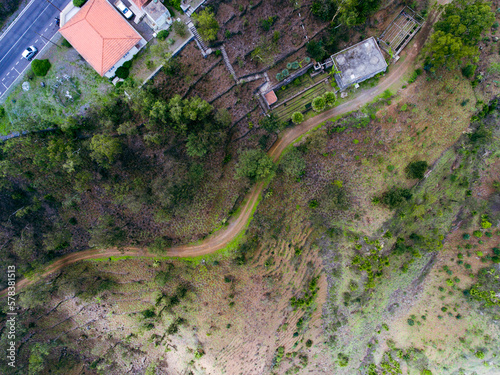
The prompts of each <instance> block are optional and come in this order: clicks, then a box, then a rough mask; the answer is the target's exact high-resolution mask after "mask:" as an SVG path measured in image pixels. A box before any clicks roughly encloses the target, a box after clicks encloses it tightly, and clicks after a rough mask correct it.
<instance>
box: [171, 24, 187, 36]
mask: <svg viewBox="0 0 500 375" xmlns="http://www.w3.org/2000/svg"><path fill="white" fill-rule="evenodd" d="M172 28H173V29H174V31H175V33H176V34H177V35H179V36H181V37H185V36H186V35H187V26H186V24H185V23H184V22H182V21H175V22H174V23H173V24H172Z"/></svg>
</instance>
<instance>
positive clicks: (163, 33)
mask: <svg viewBox="0 0 500 375" xmlns="http://www.w3.org/2000/svg"><path fill="white" fill-rule="evenodd" d="M176 22H177V21H176ZM169 35H170V31H168V30H162V31H160V32H159V33H158V34H156V39H158V40H160V41H164V40H165V39H167V38H168V36H169Z"/></svg>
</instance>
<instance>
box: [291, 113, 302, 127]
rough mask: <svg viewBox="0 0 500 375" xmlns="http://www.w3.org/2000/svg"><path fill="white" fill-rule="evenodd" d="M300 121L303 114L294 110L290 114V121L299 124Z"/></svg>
mask: <svg viewBox="0 0 500 375" xmlns="http://www.w3.org/2000/svg"><path fill="white" fill-rule="evenodd" d="M302 121H304V115H303V114H302V113H300V112H294V113H293V114H292V122H293V123H294V124H300V123H301V122H302Z"/></svg>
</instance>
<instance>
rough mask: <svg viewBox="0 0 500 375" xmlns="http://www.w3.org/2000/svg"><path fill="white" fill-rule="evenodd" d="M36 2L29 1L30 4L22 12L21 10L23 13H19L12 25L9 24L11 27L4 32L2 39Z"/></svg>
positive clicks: (0, 37) (0, 38) (33, 0)
mask: <svg viewBox="0 0 500 375" xmlns="http://www.w3.org/2000/svg"><path fill="white" fill-rule="evenodd" d="M34 2H35V0H31V1H30V2H29V4H28V5H26V7H25V8H24V9H23V10H22V12H21V13H19V16H17V17H16V19H15V20H14V22H12V23H11V24H10V26H9V27H7V30H5V32H4V33H3V34H2V35H1V36H0V40H2V39H3V38H4V37H5V35H7V33H8V32H9V30H10V29H12V27H13V26H14V25H15V24H16V23H17V21H19V19H20V18H21V17H22V16H23V14H24V13H25V12H26V11H27V10H28V8H29V7H30V6H31V4H33V3H34Z"/></svg>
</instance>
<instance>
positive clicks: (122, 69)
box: [115, 66, 130, 79]
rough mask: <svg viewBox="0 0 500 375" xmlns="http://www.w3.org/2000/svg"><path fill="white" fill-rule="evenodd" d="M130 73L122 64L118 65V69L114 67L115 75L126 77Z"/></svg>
mask: <svg viewBox="0 0 500 375" xmlns="http://www.w3.org/2000/svg"><path fill="white" fill-rule="evenodd" d="M129 75H130V70H129V69H128V68H126V67H124V66H120V67H119V68H118V69H116V72H115V76H117V77H118V78H121V79H127V78H128V76H129Z"/></svg>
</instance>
